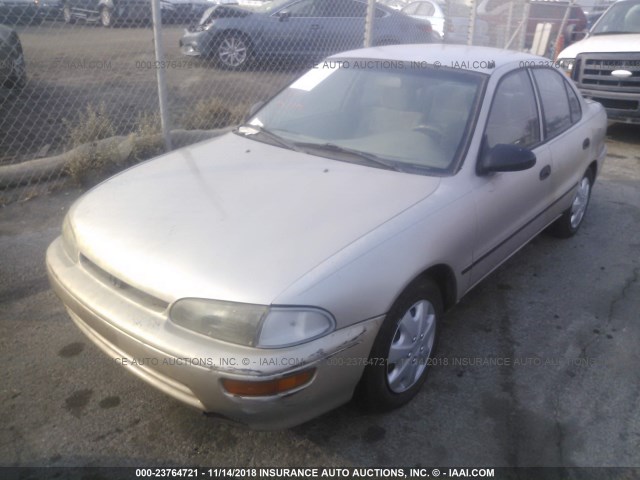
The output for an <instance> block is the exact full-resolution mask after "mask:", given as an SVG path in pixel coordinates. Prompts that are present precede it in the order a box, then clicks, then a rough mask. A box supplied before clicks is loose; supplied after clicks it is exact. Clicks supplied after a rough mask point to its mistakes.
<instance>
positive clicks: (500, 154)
mask: <svg viewBox="0 0 640 480" xmlns="http://www.w3.org/2000/svg"><path fill="white" fill-rule="evenodd" d="M535 164H536V155H535V153H533V152H532V151H531V150H529V149H528V148H522V147H519V146H517V145H506V144H504V143H499V144H498V145H496V146H495V147H493V148H492V149H490V150H488V151H485V152H483V153H482V154H481V156H480V160H479V162H478V165H477V168H476V170H477V172H478V174H479V175H485V174H487V173H492V172H519V171H521V170H528V169H529V168H531V167H533V166H534V165H535Z"/></svg>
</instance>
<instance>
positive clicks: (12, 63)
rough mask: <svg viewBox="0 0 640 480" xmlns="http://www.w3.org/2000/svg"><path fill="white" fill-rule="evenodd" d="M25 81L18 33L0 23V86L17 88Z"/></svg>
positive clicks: (25, 76) (22, 85)
mask: <svg viewBox="0 0 640 480" xmlns="http://www.w3.org/2000/svg"><path fill="white" fill-rule="evenodd" d="M25 83H27V70H26V68H25V65H24V54H23V53H22V44H21V43H20V38H19V37H18V33H17V32H16V31H15V30H13V29H12V28H9V27H6V26H4V25H0V87H6V88H11V89H15V90H19V89H21V88H22V87H24V85H25Z"/></svg>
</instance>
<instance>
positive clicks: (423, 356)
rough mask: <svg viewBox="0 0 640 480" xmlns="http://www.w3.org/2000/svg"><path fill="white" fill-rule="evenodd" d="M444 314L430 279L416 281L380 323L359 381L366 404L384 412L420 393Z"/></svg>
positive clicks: (359, 394)
mask: <svg viewBox="0 0 640 480" xmlns="http://www.w3.org/2000/svg"><path fill="white" fill-rule="evenodd" d="M442 312H443V306H442V294H441V292H440V289H439V288H438V286H437V285H436V284H435V283H434V282H433V281H432V280H431V279H430V278H420V279H418V280H416V281H414V282H413V283H411V284H410V285H409V286H408V287H407V288H406V289H405V291H404V292H403V293H402V294H401V295H400V296H399V297H398V299H397V300H396V301H395V303H394V304H393V306H392V307H391V309H390V310H389V313H388V314H387V317H386V318H385V320H384V322H383V324H382V326H381V327H380V331H379V332H378V335H377V337H376V339H375V341H374V343H373V347H372V348H371V353H370V356H369V360H370V361H369V362H368V364H367V366H366V367H365V370H364V373H363V375H362V378H361V379H360V382H359V384H358V387H357V391H356V397H357V400H358V402H359V403H360V405H361V406H363V407H364V408H365V409H366V410H369V411H374V412H385V411H390V410H393V409H395V408H398V407H401V406H402V405H404V404H406V403H407V402H409V401H410V400H411V399H412V398H413V397H415V396H416V394H417V393H418V391H419V390H420V387H421V386H422V384H423V383H424V381H425V378H426V376H427V373H428V371H429V368H428V366H429V359H430V358H432V356H433V353H434V352H435V348H436V345H437V340H438V333H439V321H440V318H441V317H442ZM405 354H406V355H405ZM400 360H406V361H403V362H401V361H400ZM401 364H402V365H401Z"/></svg>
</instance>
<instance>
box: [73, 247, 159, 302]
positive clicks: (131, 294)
mask: <svg viewBox="0 0 640 480" xmlns="http://www.w3.org/2000/svg"><path fill="white" fill-rule="evenodd" d="M80 263H81V265H82V266H83V267H84V269H85V270H86V271H87V273H89V274H90V275H91V276H92V277H94V278H95V279H96V280H98V281H100V282H101V283H103V284H104V285H107V286H108V287H110V288H111V289H112V290H113V291H115V292H117V293H118V294H119V295H121V296H123V297H125V298H128V299H129V300H131V301H132V302H134V303H135V304H137V305H140V306H142V307H146V308H148V309H149V310H152V311H154V312H163V311H165V310H166V309H167V307H168V306H169V304H168V303H167V302H165V301H163V300H160V299H159V298H157V297H154V296H152V295H149V294H148V293H145V292H143V291H142V290H139V289H137V288H135V287H132V286H131V285H129V284H127V283H125V282H123V281H122V280H120V279H119V278H117V277H114V276H113V275H111V274H110V273H109V272H107V271H105V270H103V269H102V268H100V267H99V266H98V265H96V264H95V263H93V262H92V261H91V260H89V259H88V258H87V257H85V256H84V255H80Z"/></svg>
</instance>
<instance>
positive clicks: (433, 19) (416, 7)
mask: <svg viewBox="0 0 640 480" xmlns="http://www.w3.org/2000/svg"><path fill="white" fill-rule="evenodd" d="M443 8H444V5H441V4H440V3H438V2H436V1H431V0H419V1H416V2H411V3H410V4H408V5H407V6H406V7H404V8H402V10H401V11H402V13H404V14H405V15H409V16H410V17H413V18H417V19H419V20H425V21H427V22H429V23H430V24H431V28H433V31H434V32H436V33H437V34H438V35H440V38H444V18H445V17H444V10H443Z"/></svg>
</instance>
